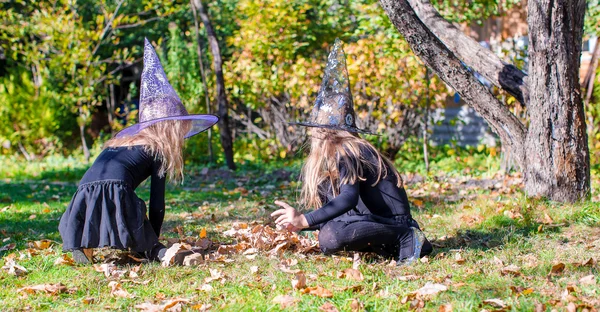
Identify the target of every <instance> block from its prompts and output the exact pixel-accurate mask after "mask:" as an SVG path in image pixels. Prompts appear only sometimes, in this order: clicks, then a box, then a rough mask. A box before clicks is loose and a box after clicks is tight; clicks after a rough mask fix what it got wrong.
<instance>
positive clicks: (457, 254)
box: [454, 252, 465, 264]
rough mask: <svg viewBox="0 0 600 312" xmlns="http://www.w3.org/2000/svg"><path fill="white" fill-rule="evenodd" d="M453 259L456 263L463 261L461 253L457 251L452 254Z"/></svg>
mask: <svg viewBox="0 0 600 312" xmlns="http://www.w3.org/2000/svg"><path fill="white" fill-rule="evenodd" d="M454 261H455V262H456V263H458V264H463V263H465V259H464V258H463V257H462V255H461V254H460V253H459V252H457V253H456V254H455V255H454Z"/></svg>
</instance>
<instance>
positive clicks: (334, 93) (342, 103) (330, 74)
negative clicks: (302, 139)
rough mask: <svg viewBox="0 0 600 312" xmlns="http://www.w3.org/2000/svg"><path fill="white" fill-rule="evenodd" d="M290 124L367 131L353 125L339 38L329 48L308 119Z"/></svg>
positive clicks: (352, 113) (346, 73)
mask: <svg viewBox="0 0 600 312" xmlns="http://www.w3.org/2000/svg"><path fill="white" fill-rule="evenodd" d="M291 124H294V125H300V126H307V127H318V128H327V129H334V130H345V131H350V132H357V133H367V134H370V132H368V131H366V130H363V129H359V128H357V127H356V114H355V113H354V102H353V101H352V93H350V80H349V79H348V70H347V69H346V55H345V54H344V50H343V49H342V41H341V40H340V39H335V43H334V44H333V49H332V50H331V52H329V57H328V58H327V67H325V74H324V76H323V82H322V83H321V89H320V90H319V94H318V95H317V100H316V101H315V106H314V108H313V110H312V113H311V115H310V120H309V121H308V122H292V123H291Z"/></svg>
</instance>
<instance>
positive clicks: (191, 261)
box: [183, 253, 204, 266]
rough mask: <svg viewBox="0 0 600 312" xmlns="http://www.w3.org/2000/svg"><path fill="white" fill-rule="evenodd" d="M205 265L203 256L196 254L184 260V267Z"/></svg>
mask: <svg viewBox="0 0 600 312" xmlns="http://www.w3.org/2000/svg"><path fill="white" fill-rule="evenodd" d="M202 263H204V257H203V256H202V254H199V253H194V254H191V255H189V256H186V257H185V258H184V259H183V266H196V265H200V264H202Z"/></svg>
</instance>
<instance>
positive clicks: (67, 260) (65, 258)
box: [54, 254, 75, 266]
mask: <svg viewBox="0 0 600 312" xmlns="http://www.w3.org/2000/svg"><path fill="white" fill-rule="evenodd" d="M61 264H64V265H70V266H74V265H75V261H74V260H73V258H71V257H70V256H69V255H68V254H62V255H61V256H60V257H58V258H57V259H56V261H54V265H61Z"/></svg>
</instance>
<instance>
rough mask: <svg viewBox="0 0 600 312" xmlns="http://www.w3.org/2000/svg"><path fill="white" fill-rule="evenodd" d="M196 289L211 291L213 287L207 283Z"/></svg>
mask: <svg viewBox="0 0 600 312" xmlns="http://www.w3.org/2000/svg"><path fill="white" fill-rule="evenodd" d="M198 290H201V291H205V292H211V291H212V290H213V287H212V286H210V285H209V284H204V285H202V286H201V287H200V288H198Z"/></svg>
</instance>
